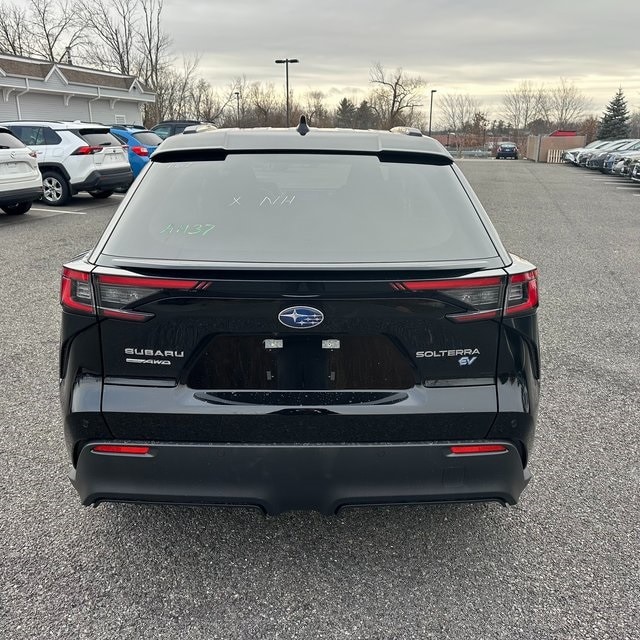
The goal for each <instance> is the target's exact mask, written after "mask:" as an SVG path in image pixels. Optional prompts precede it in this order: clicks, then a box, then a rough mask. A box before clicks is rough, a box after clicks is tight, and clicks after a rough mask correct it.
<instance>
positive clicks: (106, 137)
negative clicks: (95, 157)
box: [77, 130, 122, 147]
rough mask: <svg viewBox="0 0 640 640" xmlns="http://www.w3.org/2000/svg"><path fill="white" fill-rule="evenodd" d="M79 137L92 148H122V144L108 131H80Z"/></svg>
mask: <svg viewBox="0 0 640 640" xmlns="http://www.w3.org/2000/svg"><path fill="white" fill-rule="evenodd" d="M77 133H78V135H79V136H80V137H81V138H82V139H83V140H84V141H85V142H87V144H90V145H91V146H92V147H120V146H122V142H120V140H118V138H116V137H115V136H114V135H113V134H111V133H109V132H108V131H102V130H100V131H86V130H83V131H78V132H77Z"/></svg>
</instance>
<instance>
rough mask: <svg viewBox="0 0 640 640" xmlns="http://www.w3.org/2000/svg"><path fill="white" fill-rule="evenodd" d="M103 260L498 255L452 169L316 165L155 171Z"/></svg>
mask: <svg viewBox="0 0 640 640" xmlns="http://www.w3.org/2000/svg"><path fill="white" fill-rule="evenodd" d="M103 253H104V254H107V255H109V256H117V257H129V258H156V259H173V260H176V259H178V260H197V261H214V262H271V263H291V262H294V263H305V264H313V263H336V264H338V263H357V262H363V263H367V262H427V261H428V262H430V261H443V260H444V261H448V260H471V259H486V258H490V257H495V256H496V255H497V252H496V249H495V247H494V246H493V244H492V242H491V240H490V238H489V237H488V235H487V232H486V230H485V228H484V226H483V224H482V222H481V221H480V219H479V217H478V214H477V213H476V211H475V209H474V208H473V206H472V204H471V202H470V200H469V197H468V196H467V194H466V192H465V191H464V189H463V188H462V186H461V184H460V182H459V180H458V178H457V176H456V174H455V172H454V171H453V169H452V168H451V166H449V165H447V166H434V165H425V164H404V163H397V162H380V161H379V160H378V158H377V157H376V156H350V155H324V154H319V155H315V154H314V155H309V154H282V155H280V154H255V155H253V154H247V155H245V154H238V155H233V154H231V155H229V156H227V158H226V160H201V161H195V162H188V161H181V162H168V163H161V162H154V163H153V164H152V166H151V168H150V170H149V171H148V172H147V174H146V175H145V177H144V179H143V180H142V182H141V183H140V184H139V186H138V188H137V189H136V191H135V193H134V195H133V197H132V199H131V200H130V202H129V205H128V206H127V208H126V210H125V211H124V213H123V215H122V218H121V219H120V221H119V223H118V224H117V225H116V227H115V229H114V231H113V233H112V234H111V236H110V238H109V239H108V241H107V243H106V245H105V247H104V249H103Z"/></svg>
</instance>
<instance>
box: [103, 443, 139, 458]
mask: <svg viewBox="0 0 640 640" xmlns="http://www.w3.org/2000/svg"><path fill="white" fill-rule="evenodd" d="M150 449H151V447H145V446H140V445H128V444H97V445H96V446H95V447H92V449H91V450H92V451H94V452H95V453H117V454H120V455H128V456H146V455H147V454H148V453H149V450H150Z"/></svg>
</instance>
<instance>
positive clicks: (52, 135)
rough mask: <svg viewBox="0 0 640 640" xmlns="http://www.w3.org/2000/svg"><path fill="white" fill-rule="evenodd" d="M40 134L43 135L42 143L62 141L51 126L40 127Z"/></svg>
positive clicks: (58, 142)
mask: <svg viewBox="0 0 640 640" xmlns="http://www.w3.org/2000/svg"><path fill="white" fill-rule="evenodd" d="M42 134H43V135H44V143H45V144H51V145H53V144H60V143H61V142H62V138H61V137H60V136H59V135H58V134H57V133H56V132H55V131H54V130H53V129H51V128H49V127H42Z"/></svg>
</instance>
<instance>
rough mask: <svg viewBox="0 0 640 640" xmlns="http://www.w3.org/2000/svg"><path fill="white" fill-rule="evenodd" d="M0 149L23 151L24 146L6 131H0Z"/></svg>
mask: <svg viewBox="0 0 640 640" xmlns="http://www.w3.org/2000/svg"><path fill="white" fill-rule="evenodd" d="M0 149H24V144H22V142H20V140H18V138H16V137H15V136H12V135H11V134H10V133H7V132H6V131H0Z"/></svg>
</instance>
